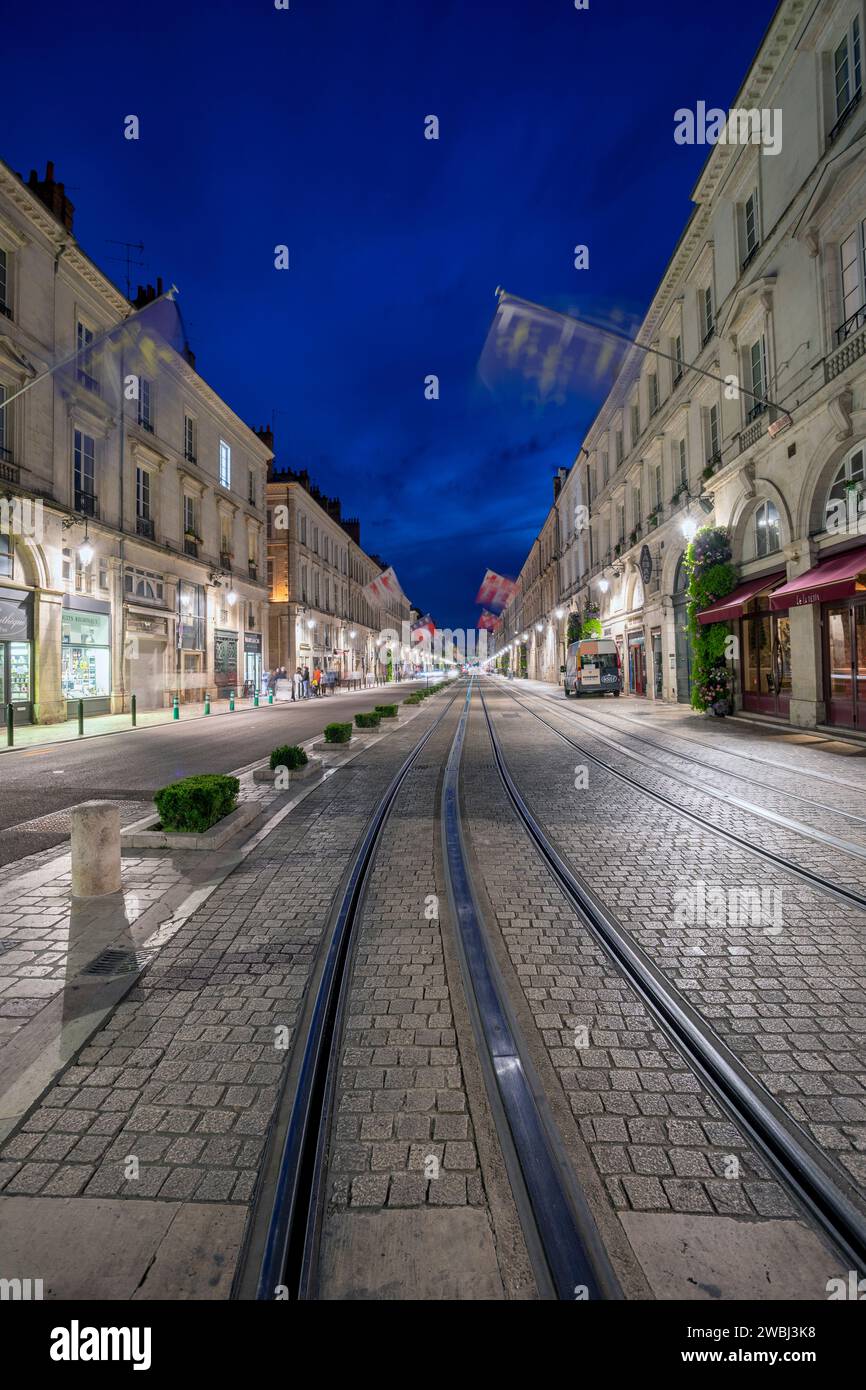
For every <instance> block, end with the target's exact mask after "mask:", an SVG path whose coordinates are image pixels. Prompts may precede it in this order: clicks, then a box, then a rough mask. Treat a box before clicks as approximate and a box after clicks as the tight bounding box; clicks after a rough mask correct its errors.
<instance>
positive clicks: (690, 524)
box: [682, 516, 698, 541]
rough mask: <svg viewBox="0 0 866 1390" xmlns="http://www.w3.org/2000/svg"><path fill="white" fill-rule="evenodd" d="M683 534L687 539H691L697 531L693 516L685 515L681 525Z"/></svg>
mask: <svg viewBox="0 0 866 1390" xmlns="http://www.w3.org/2000/svg"><path fill="white" fill-rule="evenodd" d="M682 531H683V535H684V536H685V538H686V540H687V541H693V540H694V538H695V536H696V535H697V531H698V523H697V522H696V521H695V519H694V517H691V516H687V517H686V519H685V521H684V522H683V526H682Z"/></svg>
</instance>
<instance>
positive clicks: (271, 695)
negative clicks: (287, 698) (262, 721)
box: [268, 690, 274, 705]
mask: <svg viewBox="0 0 866 1390" xmlns="http://www.w3.org/2000/svg"><path fill="white" fill-rule="evenodd" d="M273 703H274V692H273V691H272V690H269V691H268V704H269V705H272V704H273Z"/></svg>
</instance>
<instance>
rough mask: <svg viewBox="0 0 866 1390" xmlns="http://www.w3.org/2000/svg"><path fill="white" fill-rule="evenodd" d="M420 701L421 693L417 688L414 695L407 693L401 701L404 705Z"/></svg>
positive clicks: (416, 703)
mask: <svg viewBox="0 0 866 1390" xmlns="http://www.w3.org/2000/svg"><path fill="white" fill-rule="evenodd" d="M420 703H421V693H420V691H418V690H416V691H415V694H414V695H407V696H406V699H405V700H404V701H403V704H404V705H420Z"/></svg>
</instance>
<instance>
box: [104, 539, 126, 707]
mask: <svg viewBox="0 0 866 1390" xmlns="http://www.w3.org/2000/svg"><path fill="white" fill-rule="evenodd" d="M108 572H109V576H110V578H109V586H110V590H109V591H110V594H111V622H110V629H111V702H110V705H109V708H110V710H111V713H112V714H122V713H123V710H124V704H125V702H126V677H127V673H128V671H129V662H128V653H127V651H126V649H125V648H126V641H125V638H126V633H125V631H124V628H125V624H124V620H123V566H122V564H121V562H120V559H119V558H118V557H117V556H116V555H111V556H109V560H108Z"/></svg>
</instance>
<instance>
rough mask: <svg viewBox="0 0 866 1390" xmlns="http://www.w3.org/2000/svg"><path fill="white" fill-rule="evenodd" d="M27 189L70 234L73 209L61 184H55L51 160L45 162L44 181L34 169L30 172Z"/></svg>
mask: <svg viewBox="0 0 866 1390" xmlns="http://www.w3.org/2000/svg"><path fill="white" fill-rule="evenodd" d="M27 187H28V188H29V189H30V191H31V192H32V193H35V194H36V197H37V198H38V199H39V201H40V202H42V203H44V204H45V206H46V207H47V209H48V211H49V212H52V213H53V214H54V216H55V217H56V218H57V220H58V222H62V223H63V225H64V227H65V228H66V230H67V232H69V233H70V234H71V233H72V219H73V216H74V214H75V207H74V206H73V204H72V203H71V202H70V201H69V199H68V198H67V196H66V193H65V192H64V189H63V184H62V183H56V182H55V179H54V160H53V159H49V160H48V161H47V162H46V165H45V178H44V179H40V178H39V176H38V175H37V173H36V170H35V169H31V170H30V178H29V179H28V181H27Z"/></svg>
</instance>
